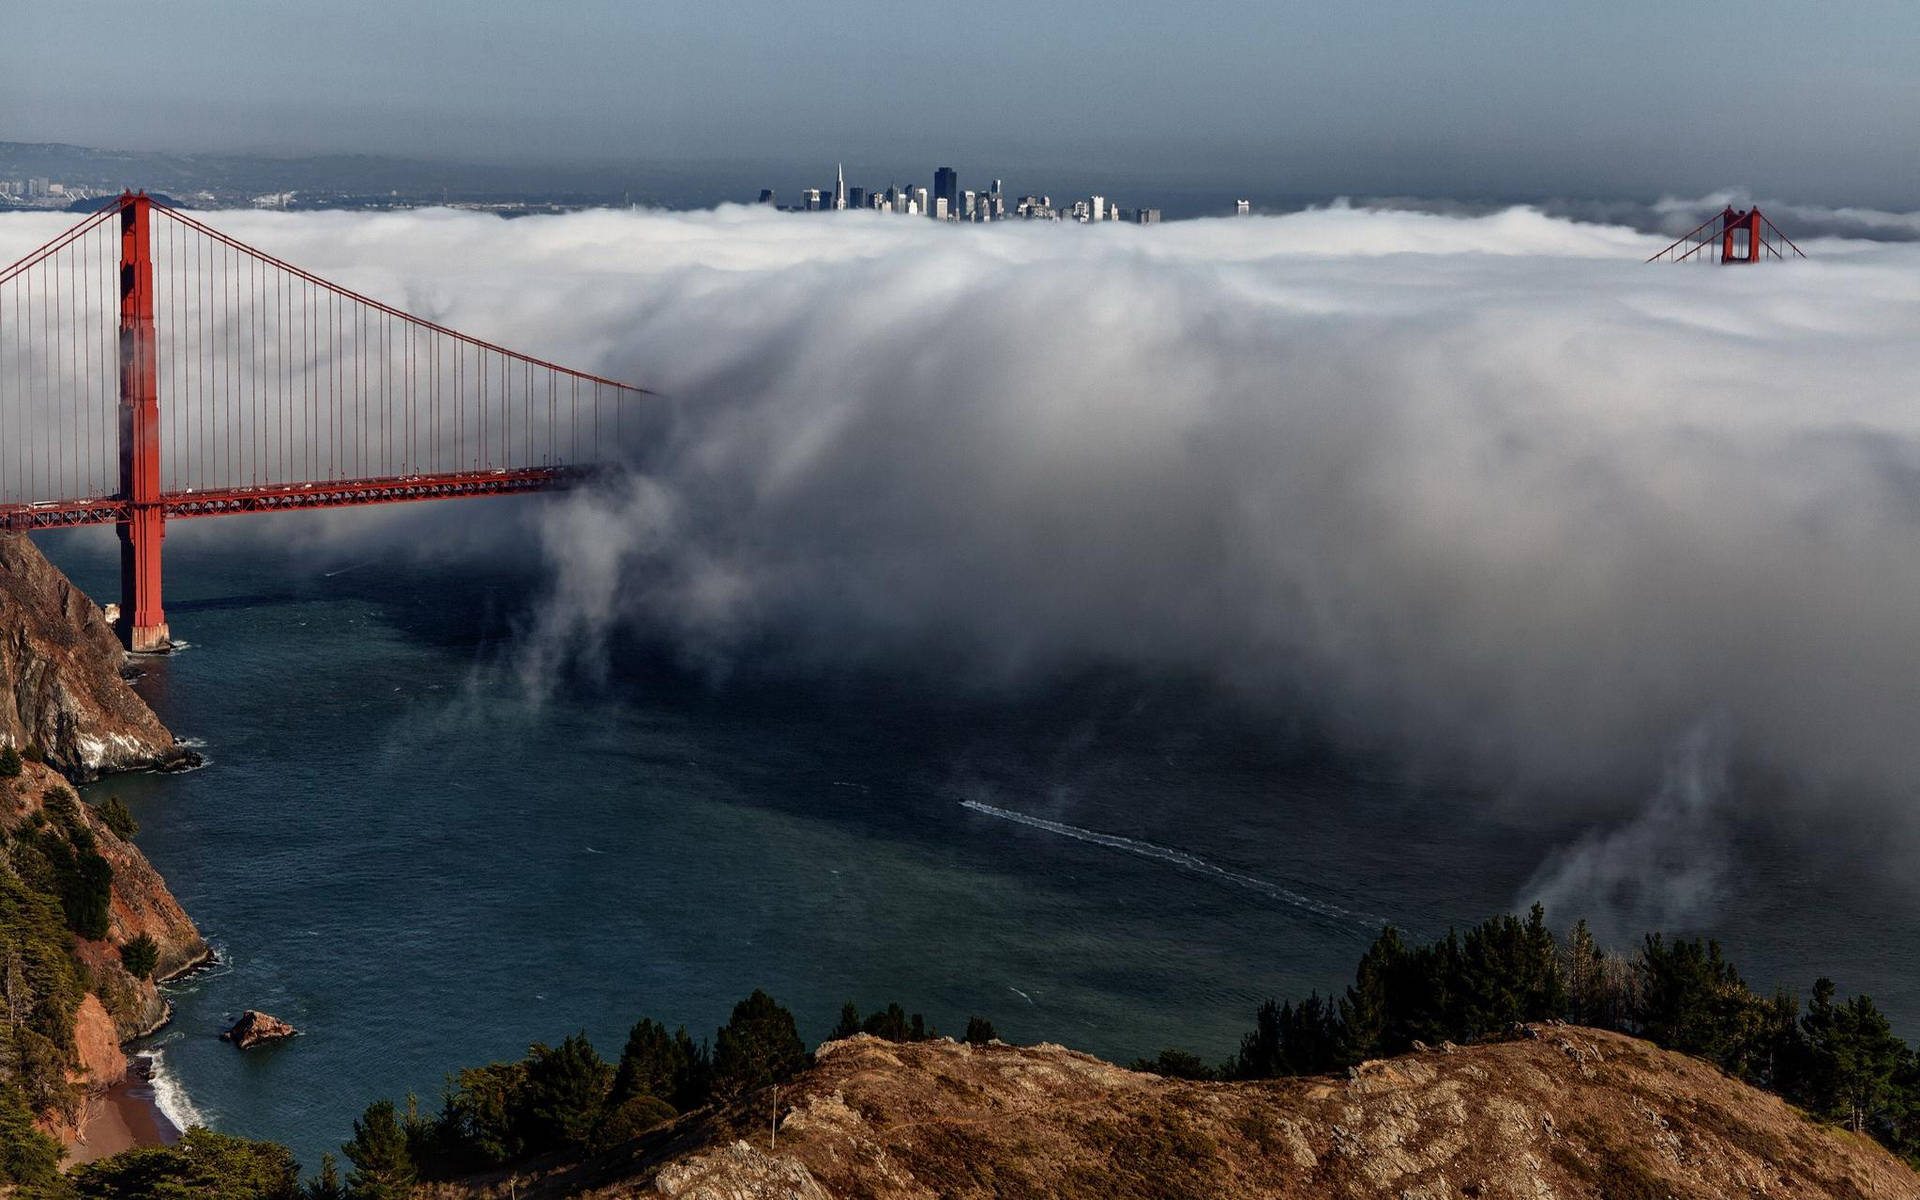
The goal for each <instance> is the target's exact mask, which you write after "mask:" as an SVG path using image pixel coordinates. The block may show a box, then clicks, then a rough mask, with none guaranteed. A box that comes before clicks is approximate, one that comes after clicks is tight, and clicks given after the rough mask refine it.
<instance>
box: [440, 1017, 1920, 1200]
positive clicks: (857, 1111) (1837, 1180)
mask: <svg viewBox="0 0 1920 1200" xmlns="http://www.w3.org/2000/svg"><path fill="white" fill-rule="evenodd" d="M776 1105H777V1108H778V1112H779V1127H778V1131H777V1134H776V1133H775V1132H774V1130H773V1128H772V1118H773V1114H774V1112H775V1107H776ZM441 1186H442V1187H443V1188H444V1189H445V1190H444V1191H442V1192H438V1193H436V1195H445V1196H456V1195H458V1196H466V1197H471V1198H475V1200H478V1198H481V1197H485V1198H487V1200H492V1198H493V1197H502V1198H504V1197H506V1196H508V1195H510V1194H511V1195H513V1196H516V1197H520V1198H523V1200H524V1198H534V1197H559V1196H574V1195H579V1196H598V1197H608V1198H611V1197H615V1196H631V1195H640V1194H646V1195H653V1194H656V1193H657V1194H661V1195H665V1196H677V1197H685V1198H694V1197H698V1198H701V1200H707V1198H720V1197H746V1196H752V1197H759V1198H764V1200H773V1198H776V1197H780V1198H791V1200H826V1198H827V1197H861V1198H863V1200H894V1198H898V1200H906V1198H907V1197H916V1198H917V1197H930V1196H941V1197H968V1198H980V1200H985V1198H986V1197H996V1196H1048V1197H1058V1198H1061V1200H1075V1198H1086V1200H1093V1198H1095V1197H1098V1198H1100V1200H1109V1198H1123V1197H1132V1198H1137V1200H1148V1198H1149V1197H1151V1198H1153V1200H1162V1198H1174V1200H1179V1198H1193V1200H1199V1198H1201V1197H1206V1198H1208V1200H1232V1198H1235V1197H1255V1196H1258V1197H1267V1198H1272V1200H1296V1198H1297V1200H1308V1198H1312V1200H1390V1198H1391V1200H1406V1198H1408V1197H1418V1198H1420V1200H1443V1198H1444V1200H1456V1198H1459V1197H1489V1198H1490V1197H1519V1196H1557V1197H1562V1198H1564V1200H1572V1198H1575V1197H1582V1198H1592V1200H1641V1198H1645V1200H1658V1198H1661V1197H1696V1196H1697V1197H1709V1196H1711V1197H1733V1196H1761V1195H1764V1196H1769V1197H1776V1198H1780V1200H1786V1198H1795V1197H1797V1198H1804V1200H1813V1198H1815V1197H1821V1198H1826V1197H1861V1198H1864V1197H1870V1196H1887V1197H1893V1196H1914V1195H1920V1176H1917V1175H1915V1174H1914V1173H1913V1172H1912V1171H1910V1170H1909V1169H1908V1168H1907V1167H1906V1166H1905V1165H1904V1164H1902V1163H1901V1162H1900V1161H1899V1160H1898V1159H1896V1158H1895V1157H1894V1156H1893V1155H1891V1154H1889V1153H1888V1152H1887V1151H1886V1150H1884V1149H1882V1148H1881V1147H1880V1146H1878V1145H1876V1144H1875V1143H1873V1142H1872V1141H1870V1140H1868V1139H1866V1138H1864V1137H1858V1136H1855V1135H1852V1134H1848V1133H1845V1132H1843V1131H1840V1130H1837V1129H1834V1128H1832V1127H1829V1126H1823V1125H1819V1124H1816V1123H1814V1122H1813V1121H1811V1120H1809V1119H1807V1118H1806V1117H1805V1116H1804V1115H1803V1114H1801V1113H1800V1112H1799V1111H1798V1110H1797V1109H1794V1108H1793V1107H1791V1106H1790V1105H1788V1104H1787V1103H1785V1102H1784V1101H1782V1100H1781V1099H1779V1098H1778V1097H1776V1096H1772V1095H1769V1094H1767V1093H1765V1092H1761V1091H1758V1090H1756V1089H1754V1088H1751V1087H1748V1086H1747V1085H1746V1084H1743V1083H1740V1082H1738V1081H1736V1080H1734V1079H1731V1078H1729V1077H1728V1076H1726V1075H1725V1074H1723V1073H1722V1072H1721V1071H1719V1070H1718V1069H1717V1068H1715V1067H1714V1066H1712V1065H1711V1064H1709V1063H1706V1062H1702V1061H1700V1060H1699V1059H1694V1058H1688V1057H1686V1056H1684V1055H1680V1054H1675V1053H1672V1052H1669V1051H1666V1050H1661V1049H1659V1048H1657V1047H1655V1046H1653V1045H1652V1044H1650V1043H1647V1042H1643V1041H1639V1040H1636V1039H1634V1038H1630V1037H1625V1036H1623V1035H1620V1034H1615V1033H1605V1032H1601V1031H1598V1030H1592V1029H1583V1028H1578V1027H1574V1026H1567V1025H1560V1024H1557V1023H1550V1024H1542V1025H1532V1026H1527V1027H1525V1036H1521V1037H1516V1038H1514V1039H1513V1040H1510V1041H1505V1042H1497V1043H1492V1044H1480V1045H1475V1046H1471V1047H1460V1048H1454V1047H1451V1046H1448V1047H1442V1048H1436V1049H1433V1050H1428V1051H1426V1052H1423V1053H1417V1054H1411V1055H1406V1056H1404V1057H1401V1058H1396V1059H1390V1060H1384V1061H1373V1062H1367V1063H1362V1064H1361V1065H1360V1066H1359V1067H1357V1068H1354V1069H1353V1070H1352V1071H1351V1072H1349V1073H1348V1074H1347V1075H1346V1076H1321V1077H1306V1078H1292V1079H1276V1080H1267V1081H1261V1082H1252V1083H1194V1082H1185V1081H1181V1080H1174V1079H1166V1078H1162V1077H1160V1076H1157V1075H1144V1074H1139V1073H1136V1072H1133V1071H1128V1070H1124V1069H1122V1068H1120V1067H1116V1066H1112V1065H1110V1064H1108V1063H1104V1062H1101V1061H1100V1060H1098V1059H1095V1058H1091V1057H1089V1056H1087V1055H1085V1054H1079V1053H1076V1052H1074V1051H1071V1050H1066V1049H1063V1048H1061V1047H1059V1046H1031V1047H1014V1046H1004V1045H1000V1044H999V1043H993V1044H990V1045H985V1046H969V1045H964V1044H955V1043H953V1042H950V1041H947V1040H945V1039H940V1040H937V1041H930V1042H918V1043H908V1044H896V1043H892V1042H886V1041H882V1040H880V1039H877V1038H874V1037H870V1036H866V1035H859V1036H856V1037H853V1038H850V1039H848V1040H846V1041H841V1042H831V1043H828V1044H827V1045H825V1046H823V1047H821V1049H820V1052H819V1057H818V1061H817V1063H816V1065H814V1066H813V1067H811V1068H809V1069H808V1070H806V1071H804V1072H803V1073H802V1074H801V1075H799V1076H798V1077H797V1078H795V1079H793V1080H791V1081H790V1082H789V1083H787V1084H785V1085H783V1086H782V1087H781V1088H780V1090H779V1091H778V1093H777V1094H776V1093H772V1092H769V1091H765V1090H763V1091H761V1092H758V1093H754V1094H752V1095H749V1096H747V1097H745V1098H743V1099H742V1100H741V1101H739V1102H737V1103H736V1104H734V1105H733V1106H731V1107H729V1108H725V1109H721V1110H718V1111H712V1110H706V1111H702V1112H698V1113H694V1114H690V1115H688V1116H687V1117H684V1118H681V1119H680V1120H678V1121H675V1122H674V1123H672V1124H671V1125H668V1126H665V1127H663V1128H661V1129H658V1130H656V1131H654V1132H652V1133H650V1134H648V1135H646V1136H644V1137H642V1138H641V1139H640V1140H638V1141H636V1142H634V1143H631V1144H630V1145H628V1146H625V1147H622V1148H619V1149H616V1150H613V1151H610V1152H608V1153H606V1154H603V1155H600V1156H598V1157H595V1158H591V1159H587V1160H585V1161H581V1162H574V1163H566V1164H559V1165H551V1166H549V1167H548V1168H547V1169H546V1170H545V1172H544V1173H543V1172H539V1171H531V1170H529V1169H527V1168H524V1167H523V1168H522V1169H521V1170H520V1171H519V1173H518V1174H517V1175H516V1176H514V1177H513V1178H511V1179H509V1178H508V1177H506V1176H504V1175H503V1176H501V1177H499V1178H492V1177H489V1178H481V1179H472V1180H469V1181H467V1182H466V1183H465V1184H463V1185H458V1186H452V1187H447V1186H446V1185H441Z"/></svg>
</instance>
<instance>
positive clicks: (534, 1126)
mask: <svg viewBox="0 0 1920 1200" xmlns="http://www.w3.org/2000/svg"><path fill="white" fill-rule="evenodd" d="M612 1084H613V1068H612V1067H609V1066H608V1065H607V1064H606V1061H605V1060H603V1059H602V1058H601V1057H600V1056H599V1054H597V1053H595V1052H594V1049H593V1044H592V1043H591V1042H589V1041H587V1035H586V1033H585V1031H584V1030H583V1031H582V1032H580V1033H578V1034H575V1035H574V1036H572V1037H569V1038H567V1039H566V1040H564V1041H562V1042H561V1043H560V1045H558V1046H556V1047H549V1046H545V1045H535V1046H533V1047H532V1048H531V1049H530V1050H529V1051H528V1052H527V1082H526V1128H527V1138H526V1140H527V1148H528V1149H529V1150H530V1151H532V1152H533V1153H536V1154H537V1153H541V1152H543V1151H546V1150H554V1149H560V1148H563V1147H564V1148H567V1149H575V1150H578V1149H584V1148H586V1147H587V1146H588V1145H590V1144H591V1143H592V1141H593V1132H594V1127H595V1126H596V1125H598V1124H599V1122H600V1116H601V1114H602V1113H603V1112H604V1111H605V1110H606V1103H607V1092H608V1090H609V1089H610V1088H611V1086H612Z"/></svg>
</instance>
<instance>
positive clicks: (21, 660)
mask: <svg viewBox="0 0 1920 1200" xmlns="http://www.w3.org/2000/svg"><path fill="white" fill-rule="evenodd" d="M125 664H126V654H125V652H124V651H123V650H122V649H121V647H120V642H119V639H117V638H116V637H115V636H114V634H113V629H112V627H111V626H109V625H108V624H107V621H106V617H105V616H104V614H103V613H102V611H101V609H100V607H99V606H98V605H96V604H95V603H94V602H93V601H92V600H90V599H88V598H87V597H86V596H85V595H83V594H81V592H80V590H79V589H78V588H76V587H74V586H73V584H72V583H71V582H69V581H68V579H67V577H66V576H65V575H63V574H61V573H60V571H59V570H58V569H57V568H55V567H54V565H53V564H52V563H49V562H48V561H47V560H46V558H45V557H43V556H42V555H41V553H40V551H39V549H38V548H36V547H35V546H34V544H33V543H32V542H31V541H29V540H28V539H27V538H26V537H24V536H22V535H18V534H0V745H12V746H14V747H16V748H18V749H21V750H25V749H27V748H29V747H38V748H39V749H40V750H41V751H42V753H44V754H45V756H46V760H47V762H48V764H50V765H51V766H53V767H54V768H55V769H57V770H59V771H60V772H61V773H62V774H64V775H65V776H66V777H67V778H68V779H70V780H72V781H74V782H75V783H85V782H89V781H91V780H94V779H98V778H99V777H100V776H102V775H105V774H110V773H112V772H115V771H134V770H145V769H150V768H153V769H163V770H164V769H173V768H179V767H183V766H189V765H192V764H193V763H195V762H198V761H199V758H198V755H196V754H195V753H194V752H193V751H192V750H190V749H188V748H187V747H185V746H182V745H180V744H179V743H178V742H177V741H175V740H174V737H173V734H171V733H170V732H168V731H167V728H166V726H164V725H162V724H161V723H160V720H159V718H158V717H155V716H154V715H153V710H152V709H150V708H148V707H147V704H146V702H145V701H144V700H142V699H140V697H139V696H138V695H136V694H135V693H134V690H133V689H132V688H131V687H129V686H128V685H127V682H126V680H125V679H124V678H123V677H122V674H121V672H122V670H123V668H124V666H125Z"/></svg>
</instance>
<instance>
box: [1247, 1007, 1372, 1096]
mask: <svg viewBox="0 0 1920 1200" xmlns="http://www.w3.org/2000/svg"><path fill="white" fill-rule="evenodd" d="M1347 1040H1348V1039H1347V1037H1346V1034H1345V1030H1344V1029H1343V1028H1342V1026H1341V1023H1340V1014H1339V1013H1338V1011H1337V1010H1336V1009H1335V1006H1334V1004H1333V1002H1332V1001H1329V1000H1322V999H1321V998H1320V995H1319V993H1317V992H1316V993H1314V994H1313V995H1311V996H1308V997H1307V998H1306V999H1305V1000H1302V1001H1301V1002H1300V1004H1299V1005H1298V1006H1297V1007H1296V1006H1295V1005H1293V1004H1291V1003H1287V1004H1280V1005H1276V1004H1275V1003H1274V1002H1273V1001H1272V1000H1268V1001H1267V1002H1266V1003H1264V1004H1262V1005H1261V1006H1260V1008H1259V1011H1257V1012H1256V1013H1255V1014H1254V1027H1253V1031H1252V1032H1251V1033H1249V1034H1247V1035H1246V1036H1245V1037H1244V1038H1242V1039H1241V1041H1240V1053H1239V1054H1238V1055H1236V1056H1235V1058H1234V1060H1233V1062H1232V1064H1231V1067H1230V1070H1229V1073H1230V1074H1231V1075H1232V1076H1233V1077H1234V1078H1236V1079H1271V1078H1274V1077H1276V1076H1280V1075H1317V1074H1321V1073H1324V1072H1327V1071H1332V1070H1337V1069H1338V1068H1339V1067H1340V1066H1341V1065H1343V1063H1344V1062H1345V1061H1346V1054H1345V1047H1346V1044H1347Z"/></svg>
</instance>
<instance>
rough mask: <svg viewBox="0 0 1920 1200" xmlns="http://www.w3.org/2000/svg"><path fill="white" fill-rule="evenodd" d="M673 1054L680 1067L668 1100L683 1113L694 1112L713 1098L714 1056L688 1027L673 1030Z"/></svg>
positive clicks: (683, 1026)
mask: <svg viewBox="0 0 1920 1200" xmlns="http://www.w3.org/2000/svg"><path fill="white" fill-rule="evenodd" d="M673 1055H674V1061H675V1062H676V1063H677V1064H679V1068H678V1070H677V1071H676V1072H675V1074H674V1079H673V1095H672V1096H670V1097H667V1099H668V1100H669V1101H670V1102H671V1103H672V1104H673V1106H674V1107H675V1108H676V1109H678V1110H680V1111H681V1112H692V1111H693V1110H694V1109H696V1108H699V1107H701V1106H702V1105H704V1104H706V1103H707V1102H708V1101H709V1100H711V1099H713V1057H712V1056H711V1055H710V1054H708V1053H707V1044H706V1043H705V1042H701V1043H700V1044H699V1045H695V1044H694V1041H693V1039H692V1038H691V1037H689V1036H688V1035H687V1027H686V1026H685V1025H682V1026H681V1027H680V1028H678V1029H676V1030H674V1031H673Z"/></svg>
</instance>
